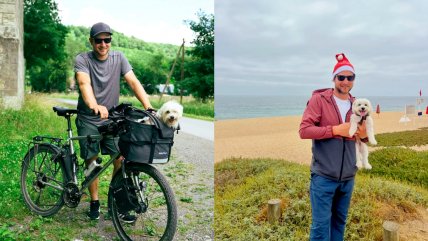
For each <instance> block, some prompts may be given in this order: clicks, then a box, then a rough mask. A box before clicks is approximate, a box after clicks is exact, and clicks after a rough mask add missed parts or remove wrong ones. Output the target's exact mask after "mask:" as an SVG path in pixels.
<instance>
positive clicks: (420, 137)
mask: <svg viewBox="0 0 428 241" xmlns="http://www.w3.org/2000/svg"><path fill="white" fill-rule="evenodd" d="M376 140H377V142H378V146H407V147H409V146H421V145H427V144H428V128H427V127H424V128H420V129H418V130H412V131H402V132H393V133H383V134H377V135H376Z"/></svg>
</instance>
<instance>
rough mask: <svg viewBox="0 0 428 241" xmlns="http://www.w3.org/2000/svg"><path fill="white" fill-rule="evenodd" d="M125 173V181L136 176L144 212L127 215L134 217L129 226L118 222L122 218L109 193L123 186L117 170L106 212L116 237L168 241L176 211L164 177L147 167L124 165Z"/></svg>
mask: <svg viewBox="0 0 428 241" xmlns="http://www.w3.org/2000/svg"><path fill="white" fill-rule="evenodd" d="M126 170H127V171H126V172H127V175H128V176H129V177H130V176H131V173H134V174H137V175H138V178H137V179H138V180H139V183H138V187H136V188H138V189H139V190H141V191H142V192H143V194H144V196H145V200H144V204H143V206H144V205H145V206H146V207H147V209H146V210H145V211H141V209H140V210H138V208H136V209H133V210H131V211H130V212H128V213H127V214H128V216H129V215H133V216H135V217H136V220H135V222H134V223H132V224H129V220H128V222H126V221H125V220H124V219H122V218H120V216H122V215H123V214H120V213H119V209H118V206H117V203H116V200H115V199H114V196H113V191H112V188H113V187H116V185H118V184H119V185H120V183H123V175H122V170H121V169H120V170H119V171H118V172H117V173H116V174H115V176H114V177H113V180H112V182H111V184H110V190H109V195H108V208H109V212H110V215H111V217H112V221H113V225H114V227H115V229H116V231H117V233H118V234H119V237H120V238H121V239H123V240H153V241H158V240H164V241H166V240H168V241H169V240H172V239H173V237H174V234H175V230H176V227H177V208H176V204H175V199H174V193H173V191H172V189H171V188H170V186H169V184H168V182H167V181H166V179H165V177H164V176H163V175H162V174H161V173H160V172H159V171H158V170H157V169H156V168H154V167H152V166H150V165H147V164H127V165H126ZM134 187H135V186H134ZM137 191H138V190H137ZM140 201H141V200H140ZM140 204H141V203H140ZM140 207H141V206H140Z"/></svg>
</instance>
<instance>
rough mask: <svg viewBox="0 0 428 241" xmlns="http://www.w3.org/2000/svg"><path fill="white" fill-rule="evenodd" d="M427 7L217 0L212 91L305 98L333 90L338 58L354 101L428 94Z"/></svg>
mask: <svg viewBox="0 0 428 241" xmlns="http://www.w3.org/2000/svg"><path fill="white" fill-rule="evenodd" d="M427 9H428V2H425V1H416V0H413V1H412V0H411V1H399V0H390V1H386V0H380V1H368V0H365V1H340V0H336V1H306V0H268V1H259V0H234V1H226V0H216V1H215V21H216V26H215V34H216V39H215V41H216V43H215V44H216V47H215V51H216V52H215V71H216V72H215V94H216V96H218V95H237V94H241V95H289V96H293V95H304V96H309V93H310V92H311V91H312V90H314V89H318V88H327V87H332V86H333V83H332V82H331V73H332V70H333V67H334V65H335V64H336V60H335V57H334V56H335V54H336V53H340V52H344V53H345V54H346V56H347V57H348V59H349V60H350V62H351V63H352V64H353V65H354V67H355V70H356V74H357V80H356V82H355V84H354V89H353V90H352V93H353V94H354V95H356V96H359V97H363V96H415V95H418V94H419V90H420V89H422V94H423V95H428V14H427V12H426V10H427Z"/></svg>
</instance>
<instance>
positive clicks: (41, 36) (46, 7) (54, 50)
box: [24, 0, 67, 92]
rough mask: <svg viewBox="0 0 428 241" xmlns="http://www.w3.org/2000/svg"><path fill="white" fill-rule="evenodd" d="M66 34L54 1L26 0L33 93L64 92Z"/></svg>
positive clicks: (26, 35)
mask: <svg viewBox="0 0 428 241" xmlns="http://www.w3.org/2000/svg"><path fill="white" fill-rule="evenodd" d="M66 34H67V28H66V27H65V26H64V25H62V24H61V20H60V18H59V16H58V6H57V4H56V3H55V2H54V0H24V57H25V59H26V66H27V68H26V69H27V74H28V75H29V77H30V82H31V86H32V88H33V89H34V90H37V91H41V92H46V91H51V90H52V89H55V90H57V91H64V90H65V84H62V83H65V82H66V77H67V68H66V65H64V61H65V59H66V54H65V51H64V45H65V36H66ZM48 69H49V70H52V71H49V72H48V71H47V70H48ZM51 86H52V87H51Z"/></svg>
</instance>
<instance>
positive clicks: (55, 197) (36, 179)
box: [21, 143, 65, 217]
mask: <svg viewBox="0 0 428 241" xmlns="http://www.w3.org/2000/svg"><path fill="white" fill-rule="evenodd" d="M64 185H65V173H64V168H63V167H62V163H61V161H60V150H59V148H58V147H57V146H54V145H51V144H47V143H46V144H36V145H34V146H33V147H32V148H31V149H30V150H29V151H28V153H27V154H26V155H25V158H24V160H23V162H22V169H21V192H22V195H23V197H24V202H25V204H26V205H27V206H28V208H29V209H30V210H31V211H32V212H33V213H35V214H37V215H41V216H43V217H48V216H51V215H54V214H55V213H57V212H58V211H59V210H60V209H61V207H62V206H63V205H64V200H63V195H62V193H63V191H62V189H63V187H64Z"/></svg>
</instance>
